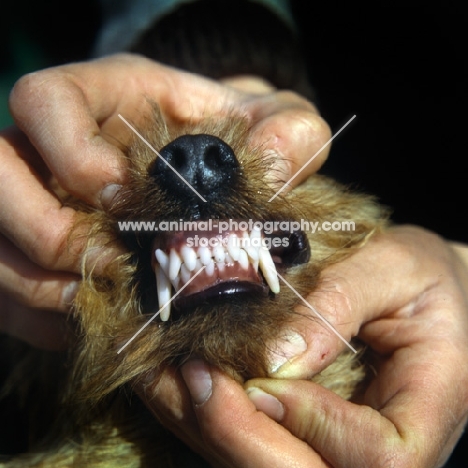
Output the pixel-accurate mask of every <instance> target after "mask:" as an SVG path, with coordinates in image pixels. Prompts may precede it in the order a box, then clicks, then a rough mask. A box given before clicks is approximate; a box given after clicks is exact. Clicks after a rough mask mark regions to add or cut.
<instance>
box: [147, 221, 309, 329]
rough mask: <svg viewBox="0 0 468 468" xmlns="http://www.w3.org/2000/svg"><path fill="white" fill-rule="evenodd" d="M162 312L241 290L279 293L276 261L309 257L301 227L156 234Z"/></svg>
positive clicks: (154, 255) (280, 263) (284, 262)
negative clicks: (285, 229)
mask: <svg viewBox="0 0 468 468" xmlns="http://www.w3.org/2000/svg"><path fill="white" fill-rule="evenodd" d="M151 251H152V266H153V270H154V273H155V276H156V287H157V297H158V303H159V307H160V318H161V320H162V321H167V320H168V319H169V317H170V315H171V304H173V305H174V308H175V309H187V308H191V307H196V306H198V305H200V304H202V303H206V302H207V301H211V300H214V299H221V298H229V297H234V296H238V295H239V294H255V295H259V294H261V295H265V296H266V295H268V294H269V292H271V293H273V294H277V293H279V291H280V284H279V280H278V275H277V266H278V267H279V268H281V267H288V266H292V265H297V264H300V263H305V262H307V261H308V260H309V258H310V248H309V244H308V241H307V237H306V236H305V234H304V233H303V232H302V231H295V232H292V233H290V232H287V231H276V232H274V233H271V234H268V235H265V233H264V232H262V231H261V230H260V229H258V228H255V227H254V228H253V229H250V230H242V231H241V230H230V231H225V232H222V233H220V232H219V231H218V230H214V229H211V230H206V229H205V230H201V229H195V230H190V231H176V232H170V233H166V234H164V235H159V236H157V237H156V238H155V239H154V241H153V245H152V249H151Z"/></svg>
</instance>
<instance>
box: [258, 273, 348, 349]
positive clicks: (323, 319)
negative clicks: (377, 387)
mask: <svg viewBox="0 0 468 468" xmlns="http://www.w3.org/2000/svg"><path fill="white" fill-rule="evenodd" d="M267 268H268V269H269V270H271V271H272V272H274V273H276V274H277V275H278V276H279V278H280V279H281V280H282V281H283V282H284V283H285V284H286V286H288V288H289V289H291V291H292V292H293V293H294V294H295V295H296V296H297V297H298V298H299V299H300V300H301V301H302V302H303V303H304V304H305V305H306V306H307V307H308V308H309V309H310V310H311V311H312V312H313V313H314V314H315V315H316V316H317V317H318V318H319V319H320V320H321V321H322V322H323V323H324V324H325V325H326V326H327V327H328V328H329V329H330V330H331V331H332V332H333V333H334V334H335V335H336V336H337V337H338V338H339V339H340V340H341V341H342V342H343V343H344V344H345V345H346V346H347V347H348V348H349V349H350V350H351V351H352V352H353V353H355V354H356V353H357V351H356V350H355V349H354V348H353V346H352V345H351V344H350V343H348V342H347V341H346V339H345V338H344V337H343V336H342V335H340V333H339V332H338V331H337V330H336V328H335V327H334V326H333V325H332V324H331V323H330V322H329V321H328V320H327V319H326V318H325V317H323V316H322V315H320V313H319V312H317V309H315V307H313V306H311V305H310V304H309V303H308V302H307V301H306V300H305V299H304V298H303V297H302V296H301V295H300V294H299V293H298V292H297V291H296V290H295V289H294V288H293V287H292V286H291V285H290V284H289V283H288V282H287V281H286V280H285V279H284V278H283V277H282V276H281V275H280V274H279V273H278V272H277V271H276V269H275V268H271V267H269V266H268V265H267Z"/></svg>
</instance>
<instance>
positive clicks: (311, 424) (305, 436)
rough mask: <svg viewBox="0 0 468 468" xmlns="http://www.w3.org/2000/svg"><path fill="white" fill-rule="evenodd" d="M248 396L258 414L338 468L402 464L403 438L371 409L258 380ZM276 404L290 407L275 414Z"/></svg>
mask: <svg viewBox="0 0 468 468" xmlns="http://www.w3.org/2000/svg"><path fill="white" fill-rule="evenodd" d="M247 393H248V395H249V398H250V400H251V401H252V402H253V403H254V404H255V406H256V408H257V409H258V410H260V411H263V412H264V413H265V414H267V415H269V416H270V417H271V418H272V419H274V420H276V421H277V422H278V423H280V424H282V425H283V426H284V427H285V428H286V429H288V430H289V431H290V432H291V434H293V435H294V436H296V437H297V438H298V439H301V440H303V441H305V442H306V443H307V444H308V445H309V446H310V447H312V448H313V449H314V450H316V451H317V452H318V453H319V454H320V455H322V457H323V458H324V459H325V460H327V461H328V462H329V463H330V464H331V465H332V466H335V467H344V466H346V467H347V468H361V467H363V466H400V465H398V463H396V462H397V459H398V458H399V457H400V455H402V453H401V452H402V450H401V445H402V444H401V441H402V438H403V435H400V434H399V431H398V429H397V427H396V426H395V425H394V424H393V423H392V422H391V421H389V420H388V419H386V418H384V417H383V416H381V415H380V413H379V412H378V411H376V410H374V409H372V408H370V407H369V406H360V405H357V404H354V403H351V402H349V401H346V400H343V399H342V398H340V397H339V396H337V395H336V394H334V393H333V392H331V391H329V390H327V389H325V388H323V387H321V386H319V385H317V384H314V383H313V382H309V381H289V380H263V379H257V380H253V381H251V382H249V384H248V388H247ZM275 400H276V401H277V402H278V404H280V405H282V406H283V407H284V411H283V412H282V413H280V412H278V411H276V410H274V408H275V406H276V405H275V404H274V401H275ZM399 447H400V448H399ZM412 460H413V461H415V459H414V458H413V459H412ZM392 463H395V465H394V464H392ZM413 466H419V465H417V463H416V464H415V465H413Z"/></svg>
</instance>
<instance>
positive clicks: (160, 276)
mask: <svg viewBox="0 0 468 468" xmlns="http://www.w3.org/2000/svg"><path fill="white" fill-rule="evenodd" d="M154 272H155V274H156V289H157V292H158V302H159V308H160V309H161V307H163V306H164V305H165V304H167V305H166V306H165V307H163V308H162V309H161V312H160V314H159V316H160V317H161V320H162V321H163V322H167V321H168V320H169V317H170V315H171V303H170V302H169V301H170V300H171V298H172V291H171V283H170V282H169V279H168V277H167V276H166V274H165V273H164V271H163V269H162V268H161V267H160V266H159V265H156V266H155V268H154Z"/></svg>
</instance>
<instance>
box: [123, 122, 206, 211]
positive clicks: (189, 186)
mask: <svg viewBox="0 0 468 468" xmlns="http://www.w3.org/2000/svg"><path fill="white" fill-rule="evenodd" d="M118 115H119V117H120V119H121V120H123V122H124V123H125V124H126V125H127V126H128V127H129V128H130V129H131V130H133V132H134V133H135V134H136V135H138V136H139V137H140V139H141V140H142V141H143V142H144V143H145V144H146V146H148V148H150V149H151V150H153V151H154V152H155V153H156V154H157V155H158V157H159V158H161V159H162V160H163V161H164V162H165V163H166V164H167V165H168V166H169V167H170V168H171V169H172V170H173V171H174V173H175V174H176V175H177V176H178V177H179V178H180V179H181V180H182V181H183V182H184V183H185V184H186V185H187V187H188V188H189V189H191V190H193V191H194V192H195V193H196V194H197V195H198V196H199V197H200V198H201V199H202V200H203V201H204V202H205V203H206V200H205V199H204V198H203V197H202V196H201V195H200V194H199V193H198V192H197V191H196V190H195V189H194V188H193V187H192V186H191V185H190V184H189V183H188V182H187V181H186V180H185V179H184V178H183V177H182V176H181V175H180V174H179V173H178V172H177V171H176V170H175V169H174V168H173V167H172V166H171V165H170V164H169V163H168V162H167V161H166V160H165V159H164V158H163V157H162V156H161V155H160V154H159V151H157V150H156V149H155V148H153V146H152V145H151V143H149V141H148V140H146V139H145V138H144V137H143V135H141V134H140V133H139V132H138V131H137V130H136V128H135V127H133V126H132V125H131V124H130V123H129V122H128V121H127V120H125V118H124V117H122V115H121V114H118Z"/></svg>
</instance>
